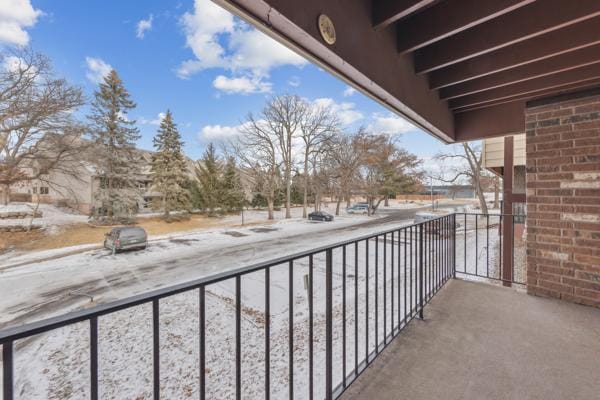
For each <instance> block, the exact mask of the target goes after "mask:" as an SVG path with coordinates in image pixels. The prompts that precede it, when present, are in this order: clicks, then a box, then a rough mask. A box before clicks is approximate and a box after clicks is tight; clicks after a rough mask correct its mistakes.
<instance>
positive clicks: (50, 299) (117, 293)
mask: <svg viewBox="0 0 600 400" xmlns="http://www.w3.org/2000/svg"><path fill="white" fill-rule="evenodd" d="M439 206H440V207H441V208H451V207H454V206H456V204H452V205H450V204H440V205H439ZM426 209H428V207H422V208H413V209H396V210H386V209H385V208H384V207H381V209H380V210H379V211H378V213H379V214H381V215H380V217H379V218H374V219H371V220H368V221H365V222H361V223H357V224H353V225H350V226H342V227H332V229H326V230H320V231H318V232H315V233H311V234H310V235H308V234H306V233H302V234H288V235H285V234H284V233H283V232H282V234H281V235H280V236H277V237H276V238H272V237H271V238H269V239H266V240H260V237H259V236H258V237H257V238H258V240H255V241H251V242H245V243H241V244H239V245H236V244H233V245H232V244H228V245H227V246H223V247H217V248H212V249H210V250H206V249H199V251H198V252H193V253H192V254H189V253H188V255H187V256H183V257H181V256H176V257H173V258H172V259H170V260H166V261H165V260H164V259H161V260H160V261H158V262H156V263H154V262H149V263H145V264H143V265H139V266H133V267H131V268H127V269H123V268H114V269H112V270H104V271H102V272H101V273H99V272H91V271H90V272H88V271H85V270H84V271H81V274H80V275H79V276H77V279H73V278H72V276H67V275H65V278H64V280H62V279H61V278H60V277H59V276H57V275H54V276H52V278H51V279H49V282H43V280H42V282H41V283H30V284H29V283H28V282H27V281H25V280H26V279H27V277H22V278H21V279H23V280H22V281H21V283H23V290H25V291H27V293H28V296H24V297H21V298H20V299H19V300H15V301H14V302H11V301H9V302H8V303H7V304H3V306H2V308H3V310H1V311H0V316H1V318H2V319H1V320H0V329H4V328H7V327H11V326H16V325H21V324H23V323H28V322H33V321H37V320H40V319H44V318H48V317H50V316H55V315H60V314H63V313H65V312H68V311H73V310H75V309H79V308H82V307H89V306H91V305H94V304H99V303H105V302H109V301H113V300H118V299H121V298H124V297H128V296H131V295H134V294H139V293H143V292H145V291H149V290H153V289H157V288H159V287H165V286H169V285H173V284H176V283H181V282H185V281H189V280H192V279H197V278H200V277H202V276H207V275H211V274H214V273H216V272H222V271H223V268H224V266H230V268H239V267H242V266H244V265H251V264H254V263H258V262H261V261H267V260H269V259H275V258H280V257H283V256H285V255H291V254H294V253H298V252H301V251H305V250H309V249H310V248H314V247H320V246H324V245H327V244H333V243H335V242H338V241H339V239H338V237H339V236H340V234H342V233H343V234H345V236H348V234H349V233H351V232H356V236H361V235H363V234H364V233H365V232H372V231H373V228H374V227H377V226H382V230H383V229H384V228H387V229H389V225H390V224H392V225H393V224H394V223H398V225H403V224H408V223H411V222H412V220H413V219H414V217H415V214H416V213H417V212H418V211H422V210H426ZM363 230H364V231H365V232H361V231H363ZM174 240H175V239H174ZM190 245H191V246H192V245H193V243H190ZM105 253H106V251H102V250H98V251H96V252H94V253H92V256H93V257H97V258H98V259H100V258H101V257H105V256H106V254H105ZM55 274H56V273H55ZM0 279H2V278H1V277H0ZM8 284H10V283H8ZM0 286H1V285H0ZM90 297H91V298H93V302H90Z"/></svg>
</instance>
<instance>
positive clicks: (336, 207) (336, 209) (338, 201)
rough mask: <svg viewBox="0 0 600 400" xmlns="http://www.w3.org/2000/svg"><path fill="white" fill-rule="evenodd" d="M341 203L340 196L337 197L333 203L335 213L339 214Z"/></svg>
mask: <svg viewBox="0 0 600 400" xmlns="http://www.w3.org/2000/svg"><path fill="white" fill-rule="evenodd" d="M341 203H342V196H341V195H340V196H338V197H337V204H336V205H335V215H340V204H341Z"/></svg>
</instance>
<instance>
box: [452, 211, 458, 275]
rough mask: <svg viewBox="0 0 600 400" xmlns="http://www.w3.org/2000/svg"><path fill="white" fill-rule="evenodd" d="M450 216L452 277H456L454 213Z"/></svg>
mask: <svg viewBox="0 0 600 400" xmlns="http://www.w3.org/2000/svg"><path fill="white" fill-rule="evenodd" d="M452 216H453V218H452V278H454V279H456V244H457V243H456V228H457V226H456V214H452Z"/></svg>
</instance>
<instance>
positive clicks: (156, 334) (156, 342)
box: [152, 299, 160, 400]
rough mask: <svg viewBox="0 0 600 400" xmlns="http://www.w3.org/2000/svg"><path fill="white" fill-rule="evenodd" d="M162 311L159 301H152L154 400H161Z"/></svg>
mask: <svg viewBox="0 0 600 400" xmlns="http://www.w3.org/2000/svg"><path fill="white" fill-rule="evenodd" d="M159 312H160V309H159V303H158V299H154V300H152V339H153V340H152V342H153V343H152V344H153V346H152V348H153V355H154V363H153V367H154V368H153V370H154V375H153V387H154V400H158V399H160V319H159V317H160V314H159Z"/></svg>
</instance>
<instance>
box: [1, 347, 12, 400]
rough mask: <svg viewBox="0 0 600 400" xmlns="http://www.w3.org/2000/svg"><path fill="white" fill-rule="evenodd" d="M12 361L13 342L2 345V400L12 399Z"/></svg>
mask: <svg viewBox="0 0 600 400" xmlns="http://www.w3.org/2000/svg"><path fill="white" fill-rule="evenodd" d="M14 368H15V367H14V360H13V342H12V341H10V342H5V343H3V344H2V394H3V397H2V399H3V400H13V399H14V392H13V390H14V376H13V374H14Z"/></svg>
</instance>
